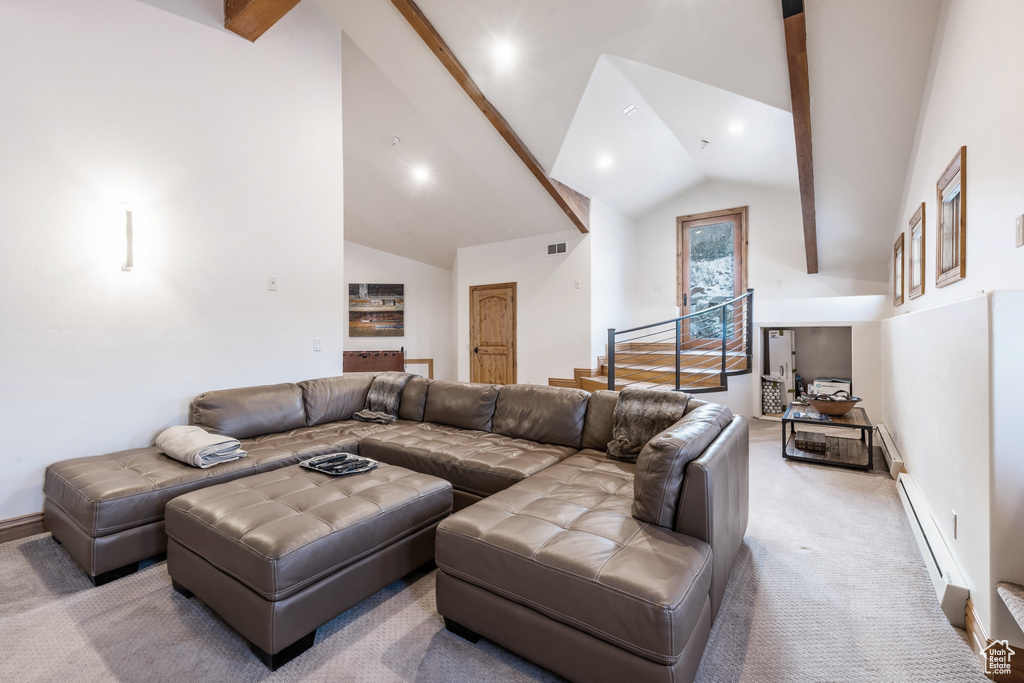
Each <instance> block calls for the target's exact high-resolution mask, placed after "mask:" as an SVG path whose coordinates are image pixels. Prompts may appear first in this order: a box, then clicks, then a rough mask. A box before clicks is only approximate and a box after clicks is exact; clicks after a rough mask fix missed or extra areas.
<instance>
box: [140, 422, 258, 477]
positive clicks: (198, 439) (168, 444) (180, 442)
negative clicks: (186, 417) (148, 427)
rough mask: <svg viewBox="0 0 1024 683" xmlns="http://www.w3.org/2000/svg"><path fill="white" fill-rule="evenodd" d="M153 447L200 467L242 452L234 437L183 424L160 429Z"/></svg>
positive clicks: (209, 465)
mask: <svg viewBox="0 0 1024 683" xmlns="http://www.w3.org/2000/svg"><path fill="white" fill-rule="evenodd" d="M156 447H157V448H159V449H160V450H161V451H163V452H164V454H165V455H167V456H169V457H171V458H174V459H175V460H180V461H181V462H183V463H185V464H186V465H192V466H193V467H201V468H203V469H205V468H207V467H211V466H213V465H218V464H220V463H222V462H227V461H229V460H235V459H237V458H241V457H243V456H244V455H245V451H243V450H242V444H240V443H239V442H238V439H232V438H231V437H230V436H219V435H217V434H210V433H209V432H207V431H206V430H204V429H202V428H200V427H191V426H183V425H181V426H177V427H168V428H167V429H165V430H164V431H162V432H160V435H159V436H157V437H156Z"/></svg>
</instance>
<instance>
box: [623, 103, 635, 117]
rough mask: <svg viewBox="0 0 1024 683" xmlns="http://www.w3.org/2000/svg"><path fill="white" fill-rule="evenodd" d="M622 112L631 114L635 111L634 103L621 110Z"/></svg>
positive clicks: (627, 114)
mask: <svg viewBox="0 0 1024 683" xmlns="http://www.w3.org/2000/svg"><path fill="white" fill-rule="evenodd" d="M622 113H623V114H625V115H626V116H632V115H633V114H635V113H636V105H635V104H631V105H629V106H628V107H626V108H625V109H623V110H622Z"/></svg>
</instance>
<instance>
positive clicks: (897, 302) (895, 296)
mask: <svg viewBox="0 0 1024 683" xmlns="http://www.w3.org/2000/svg"><path fill="white" fill-rule="evenodd" d="M903 273H904V268H903V233H902V232H901V233H900V236H899V237H897V238H896V244H894V245H892V305H893V306H902V305H903Z"/></svg>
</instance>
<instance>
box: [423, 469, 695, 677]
mask: <svg viewBox="0 0 1024 683" xmlns="http://www.w3.org/2000/svg"><path fill="white" fill-rule="evenodd" d="M632 480H633V466H632V465H630V464H628V463H621V462H614V461H611V460H608V459H607V458H606V457H605V456H604V454H603V453H601V452H598V451H593V450H584V451H581V452H580V453H578V454H576V455H573V456H570V457H569V458H567V459H566V460H565V461H563V462H561V463H559V464H557V465H554V466H553V467H549V468H548V469H546V470H544V471H543V472H541V473H539V474H537V475H534V476H532V477H530V478H529V479H526V480H524V481H522V482H520V483H518V484H516V485H515V486H512V487H511V488H509V489H507V490H505V491H502V492H501V493H498V494H495V495H493V496H491V497H490V498H487V499H485V500H483V501H480V502H479V503H476V504H475V505H472V506H470V507H468V508H466V509H465V510H462V511H460V512H457V513H456V514H454V515H452V516H451V517H449V518H448V519H446V520H445V521H443V522H442V523H441V525H440V526H439V527H438V531H437V551H436V560H437V565H438V567H439V568H440V569H441V571H443V572H445V573H447V574H449V575H451V576H454V577H456V578H459V579H461V580H463V581H465V582H467V583H470V584H473V585H475V586H479V587H481V588H484V589H486V590H488V591H490V592H492V593H496V594H498V595H500V596H502V597H504V598H506V599H508V600H511V601H513V602H516V603H518V604H521V605H524V606H526V607H529V608H530V609H533V610H535V611H537V612H539V613H541V614H543V615H545V616H547V617H549V618H551V619H553V620H555V621H559V622H561V623H564V624H567V625H570V626H572V627H574V628H576V629H579V630H581V631H584V632H586V633H588V634H590V635H592V636H594V637H596V638H599V639H601V640H604V641H606V642H609V643H612V644H614V645H616V646H618V647H620V648H623V649H625V650H628V651H630V652H632V653H634V654H636V655H639V656H640V657H643V658H645V659H648V660H651V661H654V662H657V663H659V664H669V665H671V664H672V663H674V662H675V661H677V660H678V659H679V657H680V656H681V654H682V652H683V648H684V646H685V645H686V643H687V641H688V640H689V638H690V635H691V634H692V632H693V629H694V627H695V626H696V625H697V624H698V623H699V616H700V613H701V609H702V608H703V606H704V604H705V602H706V601H707V599H708V590H709V587H710V584H711V548H710V546H708V544H706V543H704V542H703V541H699V540H697V539H695V538H692V537H690V536H685V535H683V534H678V533H675V532H673V531H670V530H668V529H663V528H661V527H657V526H654V525H651V524H646V523H644V522H641V521H639V520H637V519H634V518H633V517H632V516H631V514H630V509H631V506H632V498H633V496H632V491H633V481H632Z"/></svg>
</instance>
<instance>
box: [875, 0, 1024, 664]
mask: <svg viewBox="0 0 1024 683" xmlns="http://www.w3.org/2000/svg"><path fill="white" fill-rule="evenodd" d="M1022 24H1024V5H1022V4H1021V3H1020V2H1017V1H1016V0H984V1H981V2H978V1H975V0H946V2H945V4H944V5H943V10H942V15H941V16H940V19H939V26H938V30H937V34H936V41H935V46H934V49H933V53H932V64H931V71H930V74H929V82H928V85H927V87H926V91H925V96H924V101H923V102H922V106H921V115H920V118H919V121H918V128H917V135H916V139H915V143H914V152H913V154H912V156H911V161H910V164H909V168H908V170H907V178H906V183H905V187H904V192H903V202H902V206H901V210H900V214H899V215H898V216H896V217H895V225H894V228H893V231H892V239H893V240H895V239H896V236H897V235H899V234H900V233H902V232H905V231H906V230H907V228H908V225H907V222H908V221H909V219H910V217H911V215H913V213H914V211H915V210H916V209H917V207H918V206H920V204H921V202H925V204H926V216H927V219H926V239H927V245H926V254H925V294H924V296H922V297H920V298H918V299H914V300H912V301H911V300H909V298H908V299H907V302H906V303H905V304H903V306H900V307H899V308H896V309H895V310H893V308H892V306H891V304H890V307H889V308H890V311H892V312H893V314H894V315H895V316H896V317H895V318H894V319H893V321H892V322H891V323H889V324H888V326H887V329H888V332H887V334H886V336H885V337H884V338H883V351H884V353H885V354H886V356H887V358H891V359H893V360H892V361H891V362H892V363H893V364H894V365H896V366H903V365H905V364H907V363H909V364H910V365H911V366H917V365H919V361H918V357H919V356H918V352H917V351H916V348H917V346H916V345H918V344H923V345H924V346H925V347H926V348H928V349H933V351H932V352H931V358H932V359H933V360H935V361H938V362H939V363H940V366H939V367H933V368H931V370H930V371H929V373H928V374H927V375H926V376H925V377H923V378H917V379H916V382H915V383H909V382H907V381H903V382H901V381H899V380H898V378H895V377H894V378H893V379H892V381H887V383H886V387H885V397H886V403H887V406H886V422H887V425H888V426H889V427H890V429H892V430H894V432H895V433H897V434H900V436H901V438H900V442H899V443H900V447H901V449H910V450H911V451H913V452H916V453H919V455H918V457H916V458H913V456H912V459H907V469H908V471H909V472H910V473H911V475H913V477H914V479H915V480H916V481H918V485H919V487H920V489H921V492H922V494H923V495H924V497H925V498H926V499H927V500H928V503H929V505H930V507H931V508H932V512H933V514H934V515H935V517H936V521H937V522H938V525H939V528H940V529H941V530H942V532H943V534H944V536H945V540H946V543H947V545H949V546H950V547H951V548H952V549H954V551H955V552H954V555H955V556H956V557H957V559H958V561H962V564H961V569H963V570H964V572H965V574H966V575H967V576H968V577H969V579H970V580H971V582H972V586H971V588H972V591H971V594H972V599H973V600H974V602H975V604H976V605H977V607H978V610H979V612H980V616H981V619H982V622H983V623H984V625H985V626H986V627H987V628H988V630H989V636H990V637H992V638H1009V639H1010V640H1011V641H1012V642H1014V643H1017V644H1021V643H1024V634H1022V633H1021V631H1020V630H1019V629H1018V628H1017V626H1016V625H1015V624H1013V623H1012V622H1011V621H1010V620H1009V615H1008V614H1007V613H1006V612H1005V609H1004V608H1003V607H1002V606H1001V604H999V602H1000V601H999V600H998V599H997V598H996V597H995V592H994V590H995V587H994V584H995V582H996V581H999V580H1005V579H1009V580H1017V581H1022V580H1024V556H1022V555H1021V554H1020V552H1019V551H1018V550H1011V549H1010V548H1009V545H1008V544H1007V542H1006V539H1007V534H1013V537H1014V545H1015V546H1017V545H1019V543H1016V539H1019V536H1020V531H1019V528H1020V526H1019V525H1020V520H1021V519H1022V515H1021V506H1022V502H1021V501H1024V478H1022V477H1021V474H1020V467H1021V465H1020V462H1021V457H1020V446H1019V444H1020V443H1021V441H1020V427H1019V426H1017V425H1018V424H1019V415H1017V413H1018V412H1019V410H1014V409H1012V408H1009V405H1013V406H1017V407H1018V409H1019V406H1020V400H1019V398H1018V393H1019V387H1020V386H1021V385H1022V383H1024V371H1022V369H1021V365H1020V360H1019V359H1018V358H1015V357H1014V353H1013V352H1011V351H1010V348H1011V347H1015V349H1016V355H1019V349H1020V335H1019V322H1018V321H1019V320H1020V318H1021V313H1020V309H1019V308H1018V307H1019V297H1020V293H1019V292H1005V293H1004V292H997V293H996V295H995V296H994V297H993V298H992V299H991V300H990V301H989V302H988V303H986V301H987V299H986V297H979V296H978V293H979V292H981V291H985V292H991V291H992V290H1019V289H1021V288H1024V249H1018V248H1015V246H1014V244H1015V240H1014V237H1015V235H1014V227H1015V226H1014V218H1015V216H1018V215H1020V214H1022V213H1024V164H1022V163H1021V159H1024V137H1022V136H1020V135H1019V134H1017V133H1016V131H1017V130H1018V129H1019V126H1020V120H1021V115H1022V113H1024V92H1022V91H1021V89H1020V87H1019V85H1020V83H1021V82H1022V79H1024V43H1022V42H1021V41H1020V37H1019V27H1020V26H1021V25H1022ZM961 145H966V146H967V191H966V192H967V278H966V280H963V281H960V282H958V283H955V284H952V285H949V286H947V287H944V288H941V289H938V288H936V287H935V261H936V259H935V256H936V253H935V244H936V239H935V236H936V234H937V230H936V226H937V222H936V216H937V215H938V206H937V202H936V196H935V193H936V188H935V183H936V181H937V180H938V178H939V176H940V175H941V174H942V172H943V170H944V169H945V168H946V165H947V164H948V163H949V162H950V160H951V159H952V158H953V155H954V154H955V153H956V151H957V150H958V149H959V148H960V146H961ZM907 239H909V236H908V237H907ZM908 266H909V263H908ZM890 272H891V262H890ZM891 290H892V282H891V278H890V283H889V291H891ZM961 311H967V312H968V313H969V315H970V316H972V317H971V318H970V319H968V320H965V319H962V318H960V317H959V314H960V313H961ZM1013 311H1016V312H1013ZM1015 316H1016V317H1015ZM982 322H984V323H985V324H984V325H981V324H980V323H982ZM933 334H934V335H935V336H934V337H932V336H931V335H933ZM1015 334H1016V337H1014V335H1015ZM965 349H967V350H970V351H971V353H973V354H975V357H977V358H979V359H980V358H984V359H985V363H982V362H981V361H980V360H978V361H976V362H975V361H971V360H970V357H969V358H968V359H967V360H966V361H965V360H963V359H962V357H961V356H962V352H963V351H964V350H965ZM990 353H991V356H990V355H989V354H990ZM965 362H966V363H967V364H968V365H970V364H971V363H972V362H973V366H972V368H971V369H972V371H970V372H968V371H967V370H966V369H964V365H965ZM950 365H953V366H956V368H949V367H944V366H950ZM938 378H945V380H946V381H942V382H941V383H940V382H939V380H938ZM929 391H930V392H932V393H933V394H937V396H933V397H930V399H929V400H934V401H937V402H940V403H941V402H943V401H944V402H945V403H946V404H948V407H947V410H949V411H953V406H957V410H956V414H955V416H951V419H945V415H944V413H931V412H925V411H923V410H921V411H911V410H910V409H909V408H908V407H907V406H910V405H913V404H914V403H915V402H916V401H917V399H918V397H919V396H920V395H921V394H926V393H928V392H929ZM990 397H991V404H989V398H990ZM940 398H941V401H940V400H939V399H940ZM968 403H971V404H980V405H982V406H984V407H985V410H986V411H987V412H986V414H984V415H973V411H976V410H979V409H980V408H978V407H977V406H976V405H972V406H970V407H967V408H966V410H967V411H968V415H970V417H969V416H968V415H964V414H963V413H961V412H960V409H961V408H964V406H965V404H968ZM918 438H924V439H926V441H925V442H924V444H934V445H935V446H936V447H935V448H933V449H931V450H929V451H925V450H924V448H925V446H924V445H923V444H918V443H914V442H915V440H916V439H918ZM927 439H930V440H927ZM983 444H985V445H986V447H984V448H983V447H982V446H983ZM904 455H905V456H906V450H904ZM965 469H971V470H972V471H971V472H966V471H964V470H965ZM974 470H976V471H974ZM979 476H985V477H987V478H986V479H985V480H984V481H978V480H977V477H979ZM957 505H959V506H961V507H963V508H964V509H967V510H974V511H973V512H969V513H967V516H966V517H963V516H961V518H960V525H961V529H962V531H961V539H958V540H953V539H952V533H951V529H950V522H949V521H948V518H949V516H950V509H951V508H953V507H955V506H957ZM975 508H977V509H975ZM956 509H957V513H958V514H960V515H964V514H965V513H963V512H962V511H961V508H959V507H958V508H956ZM982 509H984V511H983V510H982ZM964 524H967V526H966V527H965V526H964ZM965 535H966V539H965ZM976 539H984V540H976ZM983 551H984V553H983ZM1010 577H1015V578H1010Z"/></svg>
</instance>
